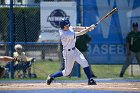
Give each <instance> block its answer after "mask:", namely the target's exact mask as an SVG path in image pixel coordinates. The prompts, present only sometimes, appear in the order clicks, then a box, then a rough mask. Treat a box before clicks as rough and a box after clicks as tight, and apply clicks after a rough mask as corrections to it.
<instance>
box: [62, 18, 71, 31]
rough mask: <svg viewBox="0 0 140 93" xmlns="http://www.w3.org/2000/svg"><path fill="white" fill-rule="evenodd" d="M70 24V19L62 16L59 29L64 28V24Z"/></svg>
mask: <svg viewBox="0 0 140 93" xmlns="http://www.w3.org/2000/svg"><path fill="white" fill-rule="evenodd" d="M66 25H68V26H70V21H69V19H68V18H63V19H62V20H61V21H60V28H61V29H64V26H66Z"/></svg>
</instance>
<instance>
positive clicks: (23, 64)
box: [5, 44, 33, 78]
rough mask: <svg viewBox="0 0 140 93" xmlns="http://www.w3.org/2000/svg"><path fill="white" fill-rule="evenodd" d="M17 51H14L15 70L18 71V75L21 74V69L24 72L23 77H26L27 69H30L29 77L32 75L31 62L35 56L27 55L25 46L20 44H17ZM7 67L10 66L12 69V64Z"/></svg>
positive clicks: (7, 66)
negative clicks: (24, 49)
mask: <svg viewBox="0 0 140 93" xmlns="http://www.w3.org/2000/svg"><path fill="white" fill-rule="evenodd" d="M14 48H15V52H14V58H16V61H15V64H14V70H15V71H18V72H17V76H18V77H19V76H20V73H19V72H20V70H22V72H23V78H25V77H26V71H27V70H28V77H31V62H32V60H33V58H29V57H27V56H26V54H25V52H23V47H22V45H20V44H17V45H15V47H14ZM5 67H6V68H9V70H10V64H9V63H8V64H7V65H6V66H5Z"/></svg>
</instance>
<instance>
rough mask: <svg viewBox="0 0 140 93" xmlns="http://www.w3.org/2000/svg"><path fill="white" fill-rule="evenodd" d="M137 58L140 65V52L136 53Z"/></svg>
mask: <svg viewBox="0 0 140 93" xmlns="http://www.w3.org/2000/svg"><path fill="white" fill-rule="evenodd" d="M136 59H137V62H138V64H139V66H140V52H138V53H136Z"/></svg>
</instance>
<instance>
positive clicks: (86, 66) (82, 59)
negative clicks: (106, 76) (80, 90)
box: [75, 49, 96, 85]
mask: <svg viewBox="0 0 140 93" xmlns="http://www.w3.org/2000/svg"><path fill="white" fill-rule="evenodd" d="M75 57H76V62H77V63H79V64H80V65H81V66H82V68H83V69H84V72H85V74H86V76H87V78H88V85H96V82H95V81H94V80H93V77H92V75H91V72H90V67H89V64H88V62H87V60H86V59H85V57H84V55H83V54H82V53H81V52H80V51H79V50H78V49H76V50H75Z"/></svg>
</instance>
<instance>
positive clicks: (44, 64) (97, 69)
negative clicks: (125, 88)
mask: <svg viewBox="0 0 140 93" xmlns="http://www.w3.org/2000/svg"><path fill="white" fill-rule="evenodd" d="M33 67H34V68H35V73H36V74H37V76H38V78H40V79H46V77H47V75H48V74H52V73H55V72H57V71H58V70H59V69H60V63H59V62H54V61H40V62H35V63H34V66H33ZM91 67H92V70H93V71H94V73H95V75H96V76H97V78H114V79H118V78H120V77H119V73H120V70H121V68H122V65H92V66H91ZM32 71H33V70H32ZM124 78H127V79H139V78H140V76H131V75H129V74H128V69H127V70H126V73H125V75H124ZM58 79H69V78H68V77H62V78H58ZM71 79H86V76H85V74H84V72H83V69H82V68H81V78H77V77H71ZM120 79H121V78H120Z"/></svg>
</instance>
